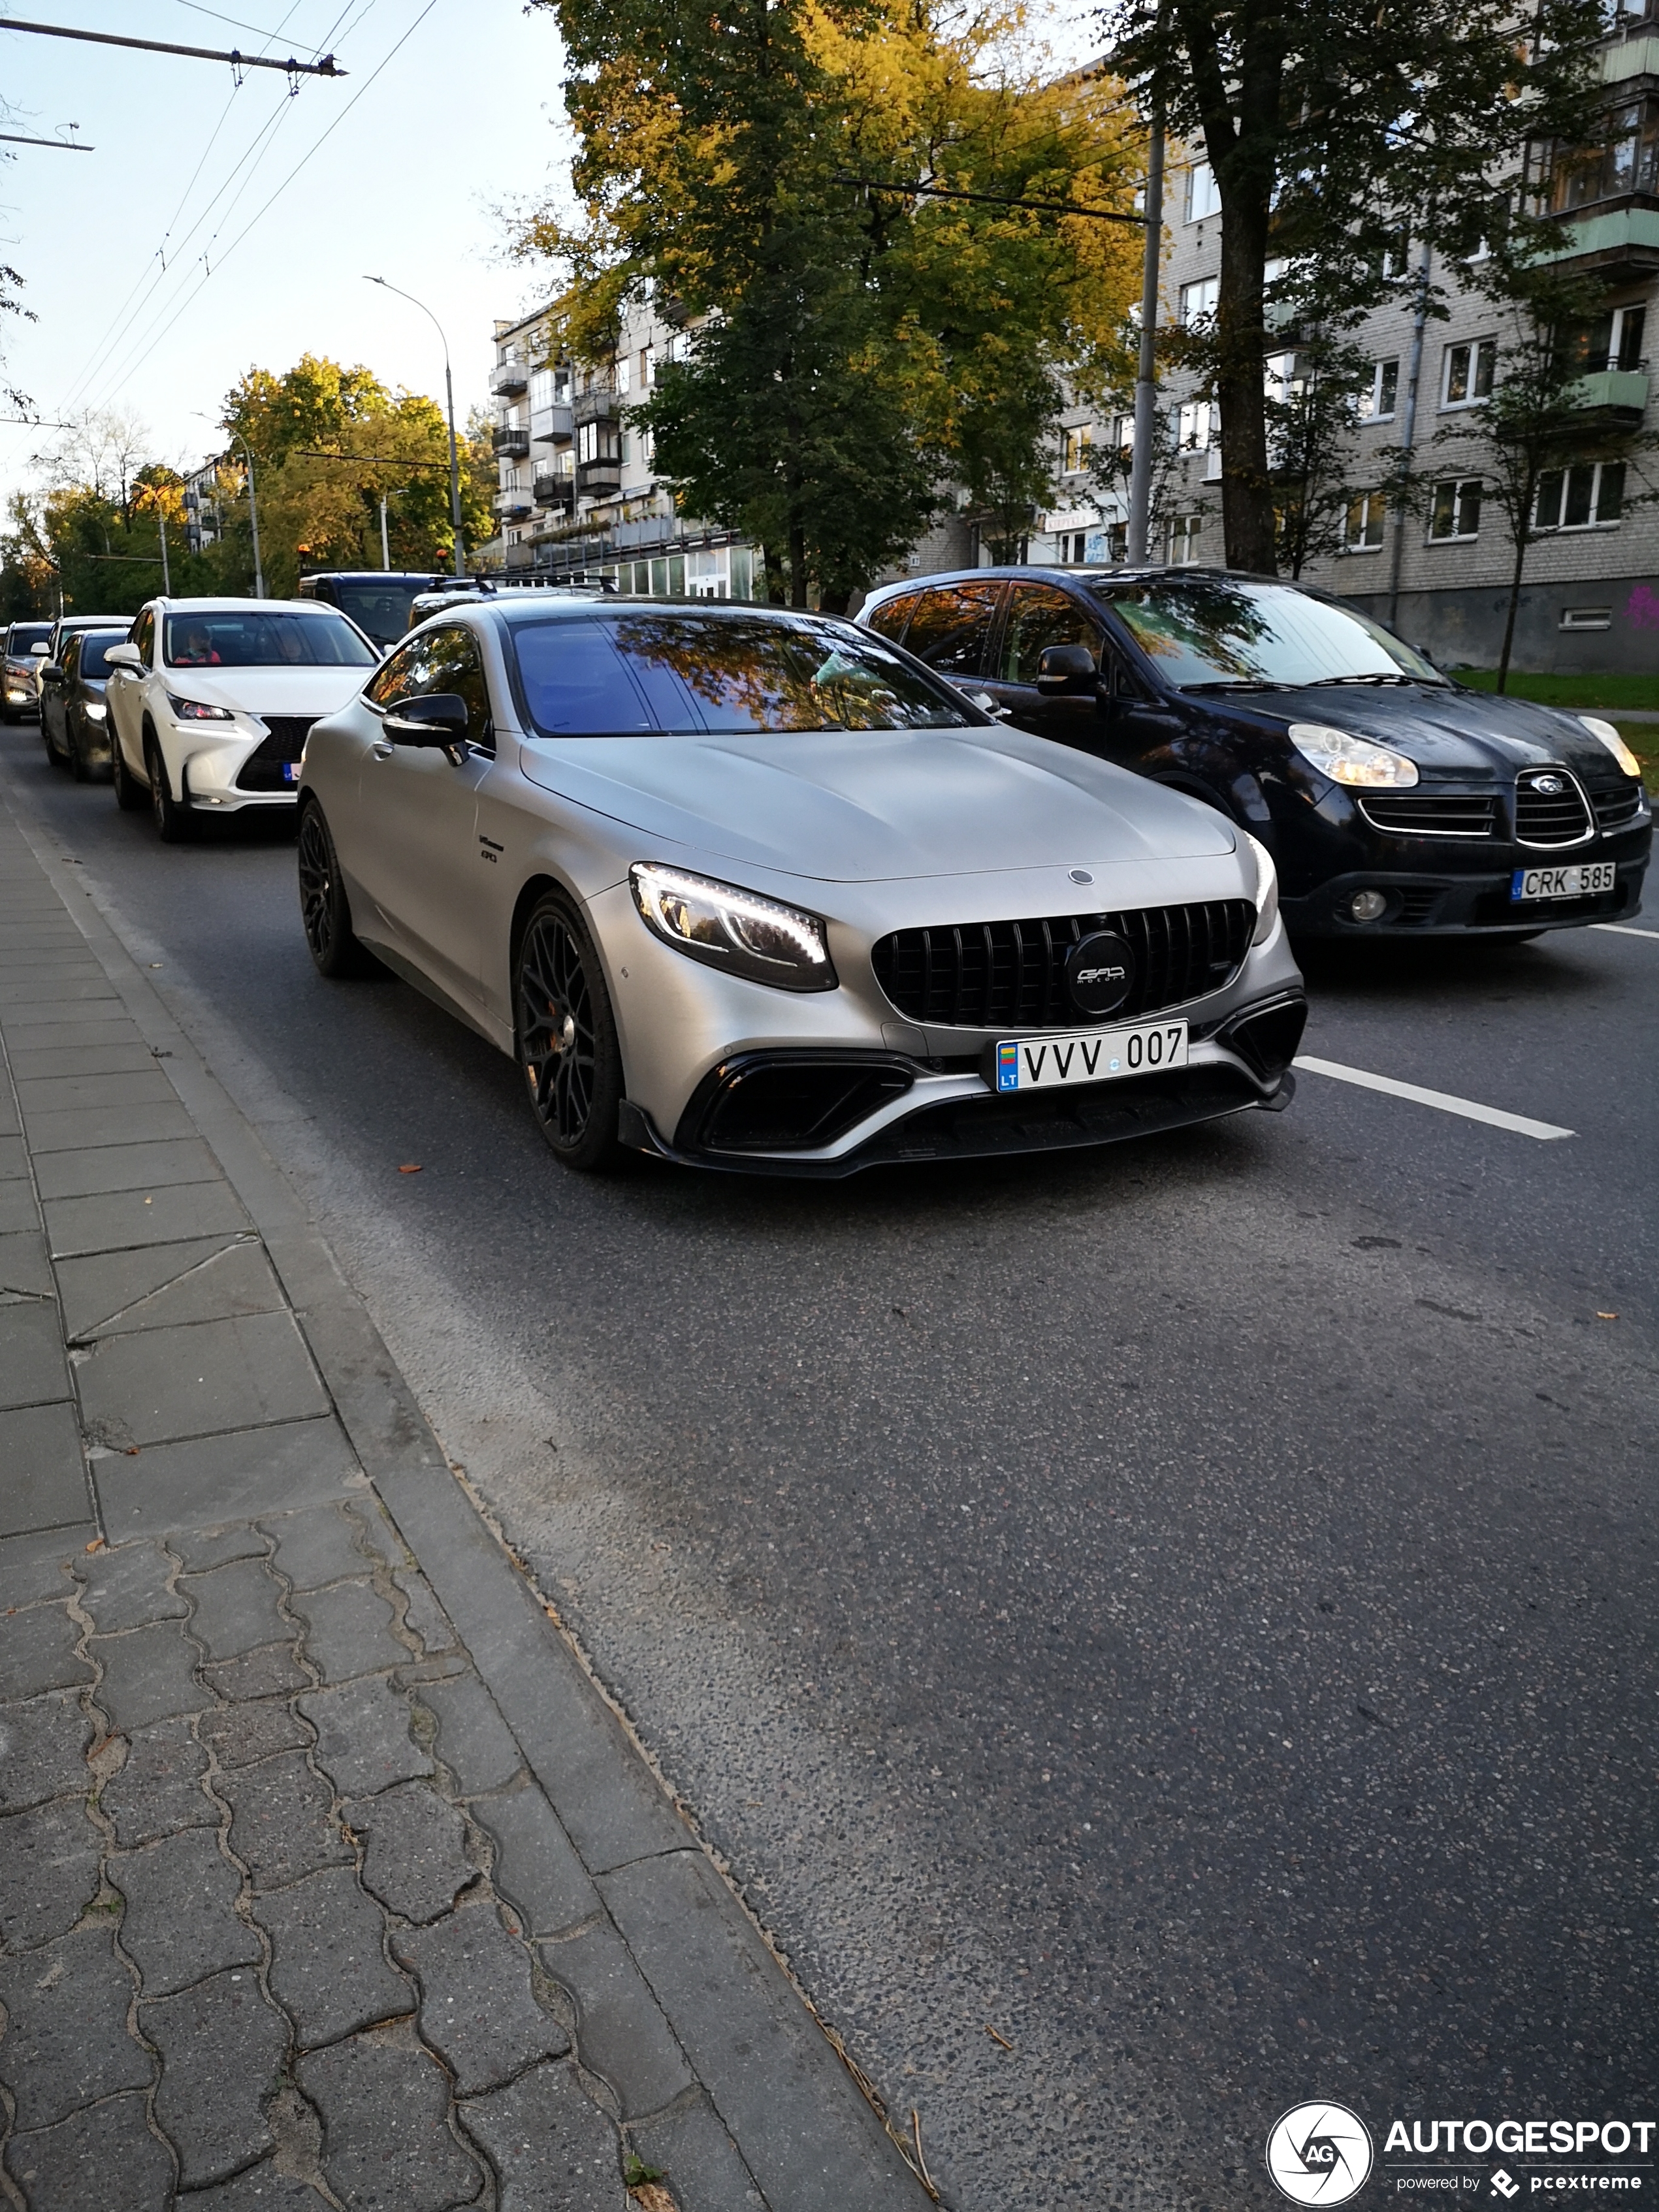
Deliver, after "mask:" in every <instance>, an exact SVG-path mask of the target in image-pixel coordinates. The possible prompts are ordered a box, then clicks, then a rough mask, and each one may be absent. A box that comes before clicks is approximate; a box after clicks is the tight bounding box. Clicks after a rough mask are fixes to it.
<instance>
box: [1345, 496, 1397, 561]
mask: <svg viewBox="0 0 1659 2212" xmlns="http://www.w3.org/2000/svg"><path fill="white" fill-rule="evenodd" d="M1387 513H1388V501H1386V500H1385V499H1384V498H1383V495H1382V493H1381V492H1380V491H1363V492H1361V493H1360V495H1359V496H1358V499H1354V500H1350V501H1349V502H1348V512H1347V514H1346V518H1345V520H1344V522H1343V526H1342V550H1343V551H1344V552H1345V553H1380V552H1381V551H1382V550H1383V517H1384V516H1385V515H1386V514H1387Z"/></svg>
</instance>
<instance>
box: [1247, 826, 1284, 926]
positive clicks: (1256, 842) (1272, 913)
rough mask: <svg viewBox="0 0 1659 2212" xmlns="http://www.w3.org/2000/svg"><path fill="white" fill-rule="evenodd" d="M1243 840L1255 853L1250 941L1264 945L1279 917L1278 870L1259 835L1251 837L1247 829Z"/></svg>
mask: <svg viewBox="0 0 1659 2212" xmlns="http://www.w3.org/2000/svg"><path fill="white" fill-rule="evenodd" d="M1244 842H1245V843H1246V844H1247V845H1248V846H1249V848H1250V850H1251V852H1252V853H1253V854H1255V933H1254V934H1253V935H1252V937H1251V939H1250V942H1251V944H1252V945H1265V944H1266V943H1267V939H1269V938H1270V937H1271V936H1272V935H1273V924H1274V922H1276V921H1278V919H1279V871H1278V869H1277V868H1276V867H1274V866H1273V854H1271V853H1270V852H1269V851H1268V850H1267V847H1266V846H1265V845H1264V844H1263V843H1262V842H1261V839H1260V838H1259V837H1252V836H1251V835H1250V833H1249V830H1248V829H1247V830H1246V831H1245V832H1244Z"/></svg>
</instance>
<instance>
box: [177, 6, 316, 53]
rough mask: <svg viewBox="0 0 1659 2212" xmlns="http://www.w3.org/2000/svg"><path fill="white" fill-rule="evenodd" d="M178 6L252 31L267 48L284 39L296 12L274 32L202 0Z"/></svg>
mask: <svg viewBox="0 0 1659 2212" xmlns="http://www.w3.org/2000/svg"><path fill="white" fill-rule="evenodd" d="M178 4H179V7H181V8H188V9H190V11H191V15H210V16H211V17H212V18H213V21H215V22H216V23H228V24H229V26H230V27H231V29H232V30H233V31H252V33H253V35H254V36H255V38H258V39H263V40H264V42H265V44H266V45H267V46H270V45H271V44H272V43H273V41H274V40H277V39H280V38H281V37H282V35H283V25H284V24H286V22H287V21H288V15H293V14H294V13H295V9H294V8H290V9H289V11H288V15H284V16H283V21H282V22H281V23H279V24H278V25H277V26H276V29H275V30H274V31H262V30H261V29H260V28H259V26H258V24H257V23H244V22H242V21H240V20H239V18H238V17H236V16H234V15H221V14H220V13H219V10H218V9H216V8H204V7H203V5H202V4H201V0H178ZM296 5H297V0H296ZM333 35H334V33H333V32H332V31H331V32H330V33H329V34H328V36H329V37H330V38H332V37H333ZM325 43H326V41H325ZM307 51H308V52H311V53H313V54H319V53H321V52H322V51H323V49H322V47H321V46H312V47H310V48H308V49H307Z"/></svg>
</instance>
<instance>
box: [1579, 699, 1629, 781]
mask: <svg viewBox="0 0 1659 2212" xmlns="http://www.w3.org/2000/svg"><path fill="white" fill-rule="evenodd" d="M1578 719H1579V720H1580V721H1581V722H1582V723H1583V726H1584V727H1585V728H1586V729H1587V730H1588V731H1589V733H1590V735H1591V737H1593V738H1600V739H1601V743H1602V744H1604V745H1605V746H1606V747H1607V750H1608V751H1609V752H1610V753H1611V754H1612V755H1613V758H1614V760H1616V761H1617V762H1618V763H1619V765H1620V768H1621V769H1624V771H1625V774H1626V775H1633V776H1637V777H1638V778H1639V777H1640V775H1641V773H1642V763H1641V762H1640V761H1639V760H1638V759H1637V757H1636V756H1635V754H1634V753H1633V752H1632V750H1631V749H1630V747H1629V746H1628V745H1627V744H1626V743H1625V741H1624V739H1623V738H1621V737H1620V734H1619V732H1618V731H1617V730H1615V729H1614V728H1613V724H1612V723H1611V722H1604V721H1603V720H1601V716H1600V715H1599V714H1581V715H1580V716H1579V717H1578Z"/></svg>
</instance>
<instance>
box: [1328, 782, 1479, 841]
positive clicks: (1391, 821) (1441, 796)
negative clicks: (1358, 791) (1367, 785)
mask: <svg viewBox="0 0 1659 2212" xmlns="http://www.w3.org/2000/svg"><path fill="white" fill-rule="evenodd" d="M1359 811H1360V812H1361V813H1362V814H1363V815H1364V817H1365V819H1366V820H1367V821H1368V822H1369V823H1370V825H1371V827H1372V828H1373V829H1391V830H1393V831H1394V832H1395V835H1396V836H1402V837H1490V836H1492V832H1493V831H1494V830H1495V829H1497V827H1498V800H1497V799H1496V797H1495V796H1492V795H1489V796H1487V797H1485V798H1480V797H1475V798H1465V797H1463V796H1462V795H1458V796H1454V795H1453V794H1452V793H1449V792H1439V791H1413V792H1402V793H1400V794H1398V795H1397V796H1396V795H1394V794H1392V793H1391V794H1390V795H1389V796H1388V797H1386V798H1383V797H1381V796H1379V797H1376V798H1366V799H1361V800H1360V802H1359Z"/></svg>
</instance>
